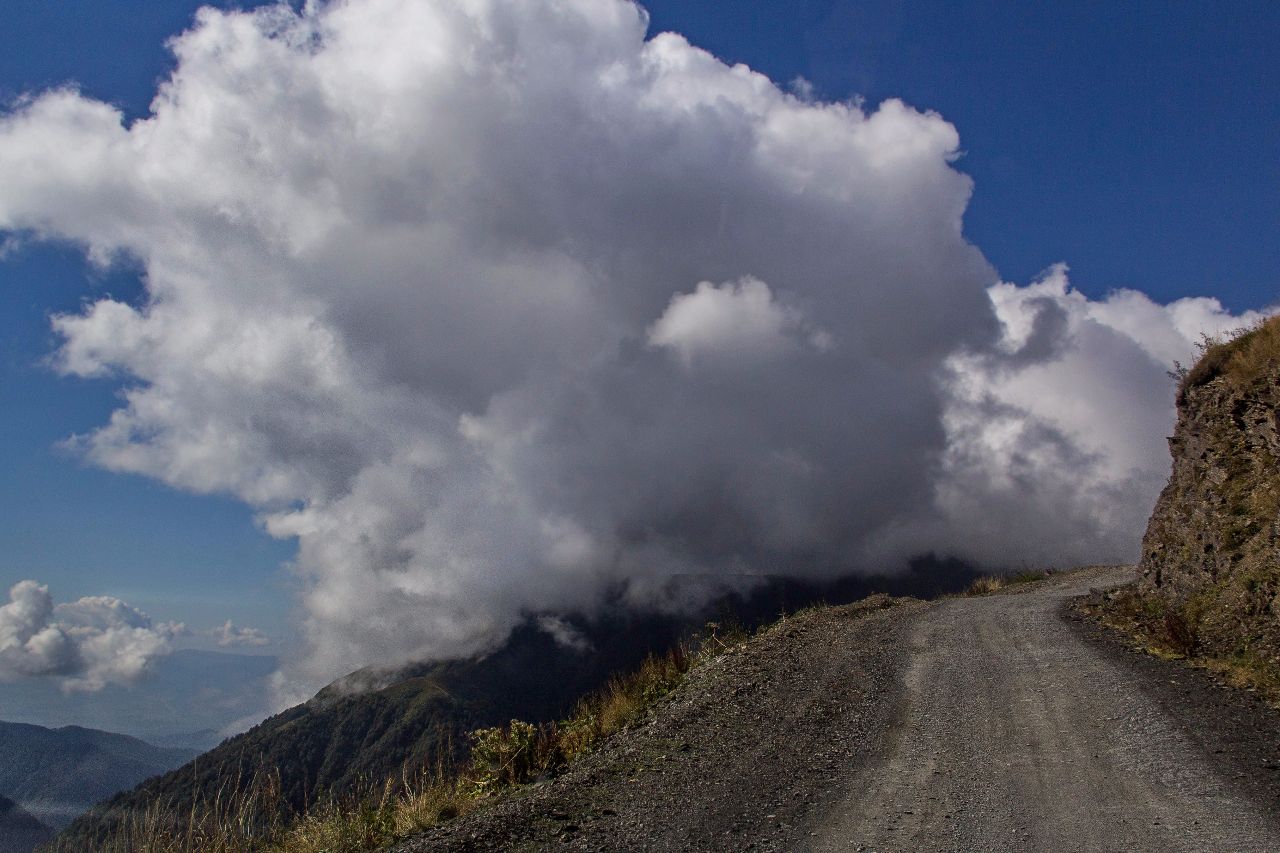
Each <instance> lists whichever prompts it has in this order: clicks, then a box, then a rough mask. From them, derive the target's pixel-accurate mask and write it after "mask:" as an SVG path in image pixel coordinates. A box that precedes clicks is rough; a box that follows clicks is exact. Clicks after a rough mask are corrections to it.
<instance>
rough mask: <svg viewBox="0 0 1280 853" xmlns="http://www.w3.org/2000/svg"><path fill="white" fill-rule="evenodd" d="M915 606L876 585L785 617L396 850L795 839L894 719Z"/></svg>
mask: <svg viewBox="0 0 1280 853" xmlns="http://www.w3.org/2000/svg"><path fill="white" fill-rule="evenodd" d="M927 609H928V605H925V604H923V603H920V602H913V601H909V600H902V599H898V600H893V599H888V598H886V597H884V596H877V597H874V598H872V599H869V600H868V601H867V602H860V603H859V604H856V605H850V606H848V607H839V608H831V609H824V610H811V611H807V612H804V613H801V614H799V615H797V616H794V617H791V618H788V619H786V620H784V621H783V622H781V623H779V624H777V625H775V626H773V627H772V628H770V629H769V630H767V631H766V632H764V633H763V634H761V635H758V636H757V637H755V638H753V639H752V640H751V641H750V642H748V643H745V644H742V645H739V646H737V647H735V648H733V649H731V650H730V651H728V652H726V653H725V654H722V655H720V656H718V657H716V658H714V659H713V660H711V661H708V662H707V663H704V664H702V665H700V666H698V667H697V668H696V669H694V670H693V671H692V672H691V673H690V675H689V677H688V679H687V680H686V681H685V683H684V684H682V685H681V687H680V688H678V689H677V690H676V691H675V692H674V693H673V694H672V695H671V696H669V697H667V698H666V699H664V700H662V701H661V702H659V703H658V705H657V706H656V707H655V708H654V710H653V714H652V716H651V717H650V718H649V720H648V721H647V722H646V723H645V724H643V725H641V726H639V727H637V728H636V729H634V730H632V731H629V732H623V733H621V734H620V735H618V736H615V737H614V738H612V739H611V740H610V741H609V742H607V743H606V745H605V746H604V748H603V749H601V750H600V751H598V752H597V753H595V754H593V755H590V756H587V757H585V758H583V759H581V760H580V761H578V762H575V764H574V765H573V767H572V768H571V769H570V770H569V771H568V772H567V773H565V774H564V775H563V776H561V777H559V778H556V779H554V780H551V781H548V782H542V783H538V784H535V785H532V786H530V787H529V788H528V789H526V790H525V791H522V792H521V793H520V794H519V795H517V796H516V797H513V798H512V799H511V800H509V801H507V802H504V803H500V804H496V805H495V806H493V807H491V808H487V809H484V810H483V811H482V812H479V813H476V814H473V815H470V816H468V817H466V818H463V819H460V820H457V821H453V822H451V823H449V824H446V825H444V826H441V827H438V828H436V829H434V830H431V831H429V832H428V833H426V834H424V835H422V836H419V837H418V838H415V839H413V840H411V841H408V842H405V843H404V844H402V845H401V846H399V847H397V848H395V849H396V850H397V851H400V853H410V851H412V853H420V851H438V850H503V851H507V850H541V849H544V848H547V847H555V848H556V849H567V850H735V849H745V848H747V847H750V848H751V849H754V850H790V849H794V843H793V842H794V838H795V836H796V833H797V832H798V831H799V830H798V828H799V827H800V826H802V825H805V824H807V823H809V822H811V821H812V819H813V816H814V815H815V814H822V813H824V812H825V811H826V810H827V809H829V808H830V807H831V806H832V804H833V802H834V800H835V798H837V797H838V796H839V795H840V792H841V790H842V783H843V781H844V780H846V779H847V778H849V775H850V774H851V773H852V774H857V773H858V771H859V769H860V768H861V767H862V765H863V763H864V761H866V760H867V758H868V756H869V753H868V750H867V745H868V744H873V743H878V742H881V741H882V740H884V739H885V738H886V737H887V735H888V731H889V729H890V728H891V727H892V726H893V725H894V723H895V720H896V718H897V709H898V703H897V696H898V694H899V693H900V692H901V690H902V679H901V677H900V672H901V670H902V668H903V666H904V665H905V663H906V660H905V658H906V654H907V644H906V643H905V642H904V637H905V636H906V633H907V632H909V631H910V629H911V626H912V624H913V623H914V622H915V620H917V619H918V618H920V616H921V614H922V613H924V612H925V611H926V610H927Z"/></svg>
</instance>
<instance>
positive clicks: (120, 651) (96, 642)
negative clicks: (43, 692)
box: [0, 580, 186, 692]
mask: <svg viewBox="0 0 1280 853" xmlns="http://www.w3.org/2000/svg"><path fill="white" fill-rule="evenodd" d="M185 630H186V629H185V627H184V626H183V625H182V624H181V623H178V622H161V623H158V624H156V623H153V622H152V621H151V617H149V616H148V615H147V614H145V613H143V612H142V611H141V610H138V609H137V608H136V607H133V606H131V605H129V604H127V603H125V602H123V601H121V600H120V599H118V598H112V597H110V596H103V595H98V596H87V597H85V598H81V599H78V600H77V601H72V602H69V603H66V604H58V605H54V603H53V597H52V596H51V595H50V594H49V588H48V587H47V586H44V585H42V584H40V583H37V582H36V581H34V580H24V581H20V582H18V583H16V584H14V585H13V587H12V588H11V589H10V590H9V603H8V604H6V605H4V606H3V607H0V681H16V680H18V679H21V678H39V677H58V678H61V679H62V688H63V689H64V690H66V691H68V692H71V691H85V692H94V691H97V690H101V689H102V688H103V687H105V686H106V685H108V684H128V683H131V682H133V681H136V680H137V679H138V677H139V676H141V675H142V674H143V673H144V672H145V671H146V669H147V667H148V666H149V665H150V663H151V661H152V660H154V659H155V658H157V657H160V656H161V655H165V654H168V653H169V652H170V651H171V650H172V641H173V639H174V638H175V637H178V636H180V635H182V634H183V633H184V632H185Z"/></svg>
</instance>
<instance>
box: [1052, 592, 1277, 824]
mask: <svg viewBox="0 0 1280 853" xmlns="http://www.w3.org/2000/svg"><path fill="white" fill-rule="evenodd" d="M1061 615H1062V618H1063V619H1064V620H1065V621H1066V623H1067V624H1068V625H1070V626H1071V629H1072V632H1073V633H1074V634H1075V635H1076V636H1078V637H1079V638H1080V639H1081V640H1082V641H1084V642H1085V643H1087V644H1088V645H1089V646H1090V647H1091V648H1093V649H1095V650H1096V651H1097V652H1098V654H1099V655H1101V656H1103V657H1105V658H1106V659H1108V660H1110V661H1112V662H1113V663H1114V664H1115V665H1116V666H1118V667H1121V668H1123V669H1124V670H1126V671H1127V672H1129V673H1131V675H1132V679H1133V684H1134V686H1135V687H1136V688H1138V689H1140V690H1141V691H1142V692H1143V693H1144V694H1145V695H1147V696H1148V697H1150V699H1151V701H1152V702H1154V703H1155V704H1156V705H1158V706H1159V707H1160V708H1161V709H1162V710H1163V711H1164V712H1165V714H1167V715H1168V718H1169V719H1170V720H1173V721H1174V722H1175V724H1176V725H1177V727H1178V730H1179V731H1180V732H1181V734H1182V735H1183V736H1184V737H1185V738H1186V739H1187V740H1188V741H1189V742H1191V743H1193V744H1195V745H1196V746H1197V747H1198V752H1199V753H1200V754H1201V755H1203V756H1205V757H1206V759H1207V760H1208V761H1209V762H1210V763H1211V764H1212V766H1213V767H1214V769H1215V771H1216V772H1217V773H1218V774H1219V775H1220V776H1221V777H1222V778H1224V779H1226V780H1228V782H1229V784H1230V785H1231V786H1232V787H1234V788H1236V789H1237V790H1239V791H1240V793H1241V794H1242V795H1243V796H1246V797H1248V798H1250V799H1251V800H1253V801H1255V802H1258V803H1261V804H1263V805H1269V807H1270V808H1271V809H1272V811H1273V812H1274V813H1275V814H1278V815H1280V710H1278V709H1276V708H1275V707H1272V706H1270V705H1268V704H1267V702H1266V701H1264V700H1263V699H1262V697H1261V696H1260V694H1258V693H1256V692H1251V691H1249V690H1244V689H1241V688H1238V687H1232V686H1230V685H1228V684H1225V683H1224V682H1223V681H1222V680H1221V679H1219V678H1218V677H1217V676H1215V675H1214V673H1213V672H1211V671H1210V670H1207V669H1202V668H1199V667H1195V666H1192V665H1190V664H1188V663H1187V662H1185V661H1181V660H1169V659H1165V658H1160V657H1156V656H1154V655H1151V654H1148V653H1147V652H1146V651H1145V650H1143V649H1142V648H1141V646H1140V645H1139V644H1138V643H1136V641H1135V640H1134V639H1133V638H1132V637H1128V636H1126V635H1124V634H1123V633H1121V632H1120V631H1119V630H1117V629H1115V628H1112V627H1109V626H1106V625H1103V624H1101V623H1099V622H1097V621H1095V620H1094V619H1091V618H1089V617H1088V616H1086V615H1084V614H1082V613H1081V612H1080V611H1079V610H1078V609H1077V608H1076V607H1075V606H1074V602H1067V603H1066V604H1064V605H1063V608H1062V611H1061Z"/></svg>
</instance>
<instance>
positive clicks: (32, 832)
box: [0, 797, 53, 853]
mask: <svg viewBox="0 0 1280 853" xmlns="http://www.w3.org/2000/svg"><path fill="white" fill-rule="evenodd" d="M51 840H53V830H52V829H50V828H49V827H47V826H45V825H44V824H42V823H41V822H40V821H38V820H36V819H35V817H34V816H33V815H31V814H29V813H28V812H26V811H25V810H24V809H23V808H22V807H21V806H19V805H18V804H17V803H15V802H14V801H13V800H10V799H7V798H5V797H0V853H31V851H32V850H34V849H36V847H38V846H39V845H41V844H46V843H48V842H49V841H51Z"/></svg>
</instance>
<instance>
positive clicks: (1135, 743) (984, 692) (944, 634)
mask: <svg viewBox="0 0 1280 853" xmlns="http://www.w3.org/2000/svg"><path fill="white" fill-rule="evenodd" d="M1125 579H1127V577H1117V578H1115V579H1114V580H1116V581H1120V580H1125ZM1109 580H1112V578H1109V577H1106V576H1104V577H1102V578H1086V579H1080V580H1077V581H1075V582H1073V583H1067V584H1051V585H1047V586H1045V587H1043V588H1040V589H1035V590H1032V591H1027V592H1022V593H1020V594H1014V595H998V596H990V597H985V598H966V599H956V600H952V601H945V602H941V603H939V604H938V605H936V606H935V607H934V608H933V609H932V610H931V611H930V612H929V613H928V614H927V616H925V617H924V618H920V619H918V620H916V622H915V625H914V628H913V630H912V631H911V634H910V644H911V646H910V648H911V655H910V663H909V665H908V667H907V670H906V672H905V674H904V684H905V687H906V689H905V692H904V694H903V697H902V699H901V702H902V706H901V707H902V710H901V717H900V724H899V725H897V726H895V728H894V731H893V734H892V736H891V740H890V742H889V744H888V745H887V746H888V748H887V749H886V750H884V751H883V753H882V756H881V758H880V759H879V760H878V761H876V762H875V764H874V765H873V766H872V767H870V768H869V769H868V770H867V771H865V772H864V773H862V774H859V777H858V778H857V779H856V780H851V784H850V786H849V789H850V790H849V795H848V796H847V798H846V799H845V800H844V801H843V802H842V803H840V804H839V805H838V806H836V807H835V808H834V809H833V810H832V811H831V812H830V813H829V814H827V815H824V816H821V817H818V818H817V819H816V827H815V830H814V831H816V832H817V833H818V834H817V835H816V836H814V840H813V843H812V849H814V850H820V851H828V850H841V851H845V850H973V851H976V850H1054V851H1057V850H1063V851H1067V850H1082V851H1083V850H1089V851H1092V850H1100V851H1101V850H1115V851H1145V850H1150V851H1228V850H1229V851H1275V850H1280V834H1277V829H1276V825H1275V817H1276V816H1275V814H1270V815H1268V814H1266V813H1265V811H1266V810H1267V809H1266V805H1265V804H1260V803H1257V802H1254V801H1251V800H1250V799H1246V798H1245V797H1243V796H1241V795H1240V794H1239V792H1237V791H1236V790H1235V789H1234V788H1233V787H1232V785H1231V784H1230V783H1229V780H1226V779H1223V778H1222V777H1221V775H1220V772H1219V771H1218V770H1217V769H1216V768H1215V767H1213V766H1211V762H1210V761H1209V760H1208V759H1207V757H1206V756H1205V755H1203V754H1201V752H1200V749H1199V747H1198V745H1197V744H1195V743H1193V742H1192V741H1191V740H1190V739H1189V738H1188V737H1187V736H1186V735H1185V734H1184V733H1183V732H1182V731H1181V728H1182V726H1181V725H1180V723H1179V721H1177V720H1174V719H1171V718H1170V717H1169V716H1168V715H1167V714H1166V713H1164V711H1163V709H1162V708H1161V707H1159V704H1158V702H1157V701H1155V700H1154V699H1153V698H1152V697H1151V696H1149V695H1147V694H1146V693H1144V692H1143V691H1142V690H1140V689H1135V687H1136V685H1135V682H1134V677H1133V673H1131V672H1130V671H1128V670H1126V669H1125V668H1123V667H1122V666H1119V665H1117V664H1116V663H1115V662H1114V661H1113V660H1110V659H1108V658H1107V657H1106V656H1103V655H1100V654H1099V653H1098V650H1097V649H1096V648H1094V647H1093V646H1091V645H1089V644H1087V643H1085V642H1082V640H1081V638H1080V637H1079V636H1078V635H1077V634H1076V632H1073V631H1072V630H1071V629H1070V627H1069V626H1068V625H1067V623H1066V622H1064V620H1063V619H1062V618H1061V617H1060V615H1059V609H1060V605H1061V603H1062V601H1063V600H1064V599H1065V598H1067V597H1070V596H1074V595H1079V594H1083V593H1085V592H1087V590H1088V587H1089V586H1090V585H1100V584H1103V583H1106V582H1107V581H1109ZM1277 736H1280V732H1277Z"/></svg>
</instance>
